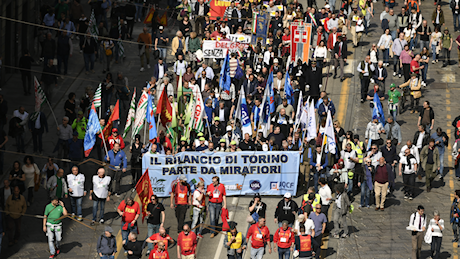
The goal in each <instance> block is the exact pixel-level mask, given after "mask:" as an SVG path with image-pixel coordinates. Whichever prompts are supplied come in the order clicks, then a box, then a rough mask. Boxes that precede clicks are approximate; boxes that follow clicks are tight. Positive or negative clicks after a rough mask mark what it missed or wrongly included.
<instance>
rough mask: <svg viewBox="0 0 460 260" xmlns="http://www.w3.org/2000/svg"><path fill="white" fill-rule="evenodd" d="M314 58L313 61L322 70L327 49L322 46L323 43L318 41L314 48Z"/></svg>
mask: <svg viewBox="0 0 460 260" xmlns="http://www.w3.org/2000/svg"><path fill="white" fill-rule="evenodd" d="M314 57H315V61H316V63H317V66H318V68H321V69H322V68H323V66H324V60H325V59H326V57H327V48H326V46H325V44H324V41H320V42H319V45H318V46H316V48H315V53H314Z"/></svg>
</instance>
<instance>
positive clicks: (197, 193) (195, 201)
mask: <svg viewBox="0 0 460 260" xmlns="http://www.w3.org/2000/svg"><path fill="white" fill-rule="evenodd" d="M200 194H201V192H200V191H199V190H198V189H196V190H195V191H194V192H193V202H192V204H193V206H197V207H198V208H202V207H203V206H201V201H200V200H198V197H199V196H200ZM203 199H204V196H203V198H202V200H203Z"/></svg>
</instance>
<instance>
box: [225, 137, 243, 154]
mask: <svg viewBox="0 0 460 260" xmlns="http://www.w3.org/2000/svg"><path fill="white" fill-rule="evenodd" d="M225 152H227V153H234V152H241V149H240V148H238V147H237V145H236V141H235V140H232V141H231V142H230V147H229V148H227V149H226V150H225Z"/></svg>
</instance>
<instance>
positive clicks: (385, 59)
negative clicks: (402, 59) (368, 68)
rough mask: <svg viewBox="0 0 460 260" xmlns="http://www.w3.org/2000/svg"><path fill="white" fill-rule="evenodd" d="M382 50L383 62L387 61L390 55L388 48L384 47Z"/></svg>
mask: <svg viewBox="0 0 460 260" xmlns="http://www.w3.org/2000/svg"><path fill="white" fill-rule="evenodd" d="M382 52H383V63H388V60H389V57H390V49H385V50H383V51H382Z"/></svg>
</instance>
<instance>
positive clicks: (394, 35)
mask: <svg viewBox="0 0 460 260" xmlns="http://www.w3.org/2000/svg"><path fill="white" fill-rule="evenodd" d="M390 34H391V39H392V40H393V41H394V40H395V39H396V31H390Z"/></svg>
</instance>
